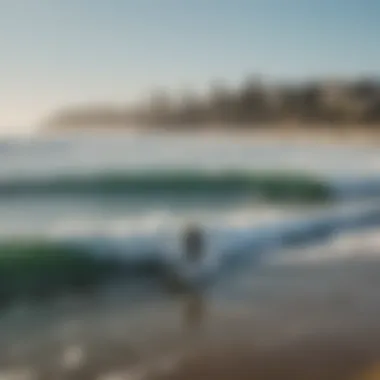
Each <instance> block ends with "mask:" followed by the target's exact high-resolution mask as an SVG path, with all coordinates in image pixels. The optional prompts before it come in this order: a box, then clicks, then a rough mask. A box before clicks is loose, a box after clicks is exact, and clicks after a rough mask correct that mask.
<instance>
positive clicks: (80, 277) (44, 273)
mask: <svg viewBox="0 0 380 380" xmlns="http://www.w3.org/2000/svg"><path fill="white" fill-rule="evenodd" d="M158 270H159V266H158V263H157V262H155V261H154V260H151V259H147V260H138V261H135V262H125V261H124V260H123V261H121V259H117V258H115V257H111V256H110V257H105V256H102V257H98V256H96V255H93V254H92V253H91V252H90V251H86V250H85V249H82V248H79V247H75V246H69V245H64V244H54V243H47V242H38V241H25V242H6V243H1V244H0V309H1V306H3V307H4V306H7V305H8V304H9V303H12V302H13V301H15V300H17V299H34V300H38V299H44V298H46V297H50V296H54V295H58V294H62V293H66V292H87V291H91V290H92V289H94V287H96V286H97V285H101V284H103V283H104V282H106V281H109V280H111V279H115V278H117V276H124V277H126V276H130V275H133V276H140V275H141V274H142V273H144V274H145V275H151V274H152V272H153V273H154V272H158Z"/></svg>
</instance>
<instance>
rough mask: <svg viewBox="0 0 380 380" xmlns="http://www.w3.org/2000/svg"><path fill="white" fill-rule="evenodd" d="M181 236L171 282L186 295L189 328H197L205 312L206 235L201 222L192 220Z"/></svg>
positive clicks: (169, 282) (184, 311) (169, 276)
mask: <svg viewBox="0 0 380 380" xmlns="http://www.w3.org/2000/svg"><path fill="white" fill-rule="evenodd" d="M181 238H182V239H181V249H180V256H179V257H178V260H175V263H173V264H174V265H170V269H169V273H168V274H169V275H168V276H167V280H169V281H168V282H167V284H168V285H169V290H170V291H171V292H174V293H177V294H178V293H179V294H180V295H182V296H183V299H184V300H185V303H184V310H183V314H184V315H183V318H184V323H185V325H186V328H188V329H190V330H193V329H194V328H198V327H199V326H200V324H201V322H202V320H203V316H204V300H203V291H202V289H201V288H202V285H201V284H202V279H203V277H204V276H205V275H206V274H207V273H205V267H206V266H207V265H205V261H206V258H207V250H206V237H205V234H204V232H203V230H202V229H201V228H200V227H199V226H197V225H195V224H191V225H188V226H187V227H186V228H185V229H184V231H183V234H182V237H181ZM206 272H207V271H206Z"/></svg>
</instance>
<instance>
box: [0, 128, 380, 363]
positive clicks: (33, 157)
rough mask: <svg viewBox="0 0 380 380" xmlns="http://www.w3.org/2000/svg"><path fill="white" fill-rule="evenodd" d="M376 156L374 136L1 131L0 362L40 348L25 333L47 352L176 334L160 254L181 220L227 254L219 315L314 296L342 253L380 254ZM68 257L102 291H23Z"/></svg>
mask: <svg viewBox="0 0 380 380" xmlns="http://www.w3.org/2000/svg"><path fill="white" fill-rule="evenodd" d="M379 169H380V148H375V147H369V148H365V147H362V146H361V147H359V146H349V145H345V146H334V145H332V144H329V145H327V144H326V145H321V144H317V143H311V142H297V143H288V142H286V143H285V142H282V141H274V140H272V141H270V142H268V141H255V140H253V139H252V140H249V139H241V138H240V139H239V138H236V139H234V138H226V137H222V136H215V137H210V136H195V135H188V136H186V135H180V136H175V135H172V136H170V135H162V134H144V135H138V134H136V135H133V134H130V135H123V134H112V135H108V134H105V133H99V134H91V135H89V134H77V135H65V136H55V137H52V136H50V137H33V138H32V137H28V138H18V139H12V140H11V139H8V140H2V141H0V249H1V251H2V252H1V258H0V272H1V273H0V275H1V280H0V285H1V286H2V292H0V300H1V301H2V304H4V307H2V308H1V307H0V334H1V336H2V337H1V339H0V341H1V344H0V346H1V347H0V353H1V354H0V359H1V360H0V369H1V368H2V366H3V367H4V368H11V367H12V365H14V363H15V362H17V363H21V362H22V363H24V364H25V363H27V361H28V360H29V362H28V363H29V364H28V365H30V361H34V362H38V361H39V360H41V358H39V359H38V358H36V357H35V355H36V351H35V352H34V354H33V355H34V356H33V355H32V348H31V347H29V346H28V347H26V346H25V347H24V346H22V344H23V343H22V342H24V341H25V337H26V336H28V337H29V338H28V339H29V340H30V342H34V343H33V345H34V347H37V346H38V347H40V349H41V352H43V351H44V350H45V351H44V352H45V354H46V349H47V348H46V347H47V346H46V344H47V343H46V342H48V341H49V342H50V343H49V344H53V343H52V342H57V339H58V341H60V342H61V343H62V341H61V340H60V339H61V338H62V337H64V338H62V339H63V340H65V339H68V340H70V339H74V340H76V339H79V338H78V337H79V336H80V339H82V340H84V341H87V342H90V341H92V340H94V341H95V340H96V339H100V338H99V336H100V335H101V336H102V339H103V343H104V339H111V338H110V337H113V338H112V339H114V340H113V342H114V343H115V339H116V337H117V336H118V338H120V339H121V337H124V338H123V339H127V338H128V339H127V340H128V341H129V342H131V341H133V339H135V343H134V344H135V345H137V346H138V345H139V343H138V342H137V341H139V342H140V341H142V340H144V339H145V338H146V337H147V336H148V335H149V336H150V338H149V339H150V340H149V342H150V343H149V345H153V343H152V342H157V339H163V340H165V339H168V340H170V339H172V338H169V337H172V335H173V334H174V333H173V331H174V330H175V328H174V326H177V324H178V323H177V322H173V321H172V318H173V315H175V313H174V314H173V310H174V309H173V308H175V307H174V306H173V305H174V304H173V302H174V301H173V300H172V298H171V296H168V295H166V296H165V292H164V290H162V289H161V288H160V285H159V283H158V282H157V281H156V280H157V278H156V277H157V273H158V272H159V270H158V269H157V267H160V265H161V264H162V259H163V257H165V259H169V260H170V257H171V255H176V254H178V253H179V252H180V249H179V248H178V247H179V245H178V244H179V237H180V232H181V230H182V229H183V227H184V226H185V225H186V224H188V223H197V224H199V225H201V226H202V227H203V228H204V230H205V233H206V234H207V238H208V241H209V244H210V246H211V249H210V252H212V253H210V254H212V255H215V259H216V261H217V262H218V266H217V267H216V268H213V269H212V270H211V269H210V281H209V283H208V285H207V289H206V290H205V292H206V293H207V294H213V297H214V299H215V300H216V301H215V302H216V304H217V305H219V306H217V307H216V309H218V307H219V309H220V310H224V312H221V313H222V314H221V315H224V317H223V318H224V319H223V318H221V321H224V322H223V323H227V322H226V321H228V317H226V315H229V314H228V313H229V312H230V311H231V308H230V307H227V309H228V310H229V311H228V312H225V309H226V307H225V300H226V299H228V300H229V301H228V302H232V303H234V302H235V304H236V305H237V306H236V308H235V309H234V310H240V313H241V314H242V315H243V314H244V310H251V309H250V305H253V304H255V305H256V306H257V305H258V304H260V305H261V306H262V308H261V310H262V313H263V315H262V316H261V317H260V318H262V320H265V319H266V320H267V321H269V320H270V317H265V316H264V315H265V313H266V312H268V313H269V314H270V313H271V314H270V315H272V317H273V316H274V315H276V313H277V312H276V311H275V309H276V308H275V306H276V307H279V302H280V303H281V302H285V301H284V300H286V299H289V297H290V294H293V293H292V291H293V290H294V289H302V288H303V289H304V292H307V290H306V289H309V290H308V291H309V294H314V295H316V297H317V298H318V299H320V298H321V297H322V295H321V294H324V293H323V292H324V291H325V290H323V289H326V286H327V288H328V286H331V287H334V286H335V285H334V284H335V283H334V282H333V279H334V278H336V276H335V275H334V274H332V273H336V272H334V270H335V269H334V268H336V265H337V264H336V263H337V262H338V263H339V262H342V263H344V265H345V266H348V268H351V266H352V265H351V262H352V260H353V259H355V260H358V259H359V260H360V262H363V263H364V264H362V266H360V271H361V272H360V273H366V270H367V269H365V270H364V269H363V268H372V269H373V268H375V267H376V264H373V263H374V262H375V263H376V258H377V255H378V250H377V247H378V246H379V245H378V243H379V241H378V236H377V232H376V231H377V230H378V228H379V225H380V176H379V172H380V171H379ZM299 189H301V190H302V191H299ZM299 198H302V199H303V201H302V202H298V201H297V200H298V199H299ZM68 258H69V259H68ZM83 258H85V259H83ZM82 259H83V260H82ZM326 263H327V265H328V267H329V268H330V269H329V270H328V271H327V272H326V271H325V269H324V268H325V267H326ZM342 265H343V264H342ZM354 267H355V270H354V271H352V270H351V269H350V270H351V272H352V273H354V272H355V271H359V269H358V268H357V266H355V265H354ZM331 268H333V269H331ZM376 268H377V267H376ZM105 271H108V273H107V275H104V276H103V275H102V274H101V272H105ZM321 271H322V272H321ZM71 272H75V276H76V277H75V276H74V277H75V281H76V284H77V285H78V283H79V286H80V285H86V284H85V283H84V282H83V281H82V282H81V281H79V282H78V278H79V279H81V278H82V277H85V278H88V279H89V280H88V281H89V282H90V283H91V284H94V283H96V285H98V282H99V283H100V282H101V281H103V280H107V281H104V285H102V286H101V287H100V290H99V289H98V293H97V297H98V298H97V302H95V303H94V301H93V299H92V298H91V297H90V296H85V298H84V299H85V300H86V301H85V302H84V301H83V299H82V300H81V301H80V302H79V303H75V301H73V300H70V301H67V299H66V298H64V296H62V297H63V298H59V299H58V298H57V297H55V296H54V297H53V298H49V301H48V303H47V304H46V303H42V304H41V303H39V302H37V303H33V302H30V298H33V297H36V294H38V295H39V296H40V293H41V289H45V288H49V287H50V288H54V289H58V287H59V285H67V284H65V281H66V279H67V278H70V279H73V278H74V277H73V276H72V273H71ZM89 272H91V276H92V277H91V276H89V275H88V273H89ZM315 272H316V273H318V275H315V274H314V273H315ZM338 272H339V273H341V272H340V271H339V270H338ZM351 272H350V271H349V270H348V271H347V273H351ZM70 273H71V274H70ZM263 273H264V274H265V273H267V276H266V275H263ZM289 273H292V274H291V275H289ZM321 273H323V274H321ZM254 274H256V275H255V276H254ZM86 276H87V277H86ZM355 276H357V273H356V272H355V273H354V274H352V276H351V277H347V281H348V282H350V280H349V279H351V280H352V279H353V278H355ZM126 278H128V279H129V280H130V281H127V282H126V281H125V279H126ZM321 278H325V281H324V282H323V281H322V283H323V284H322V285H323V286H324V288H323V286H322V288H323V289H322V288H321V280H320V279H321ZM110 279H111V280H112V281H109V280H110ZM309 279H313V280H312V281H311V280H310V281H309ZM318 279H319V280H318ZM119 280H120V282H117V281H119ZM73 281H74V280H73ZM313 281H314V282H313ZM329 281H330V282H329ZM331 281H332V282H331ZM115 283H116V284H117V285H115ZM302 284H307V285H302ZM329 284H330V285H329ZM350 284H351V285H352V283H351V282H350ZM53 285H54V286H53ZM351 285H350V286H351ZM339 286H341V284H340V285H339ZM28 289H29V290H30V289H34V290H36V289H37V290H36V293H33V292H32V291H29V290H28ZM70 289H71V288H70ZM74 289H79V288H74ZM289 289H292V291H290V290H289ZM321 289H322V290H321ZM74 292H76V290H74ZM86 294H87V293H86ZM60 297H61V295H60ZM290 298H291V297H290ZM296 298H297V297H295V296H294V297H293V298H292V300H293V301H294V299H296ZM269 299H270V300H271V302H272V303H271V304H270V306H268V305H267V303H266V302H267V301H268V300H269ZM274 299H276V301H273V300H274ZM217 300H219V301H217ZM280 300H282V301H280ZM293 301H292V302H293ZM218 302H219V304H218ZM268 302H269V301H268ZM276 302H277V303H276ZM68 305H69V306H68ZM73 305H74V306H73ZM228 305H230V303H228ZM367 306H368V305H367ZM285 309H286V308H284V309H283V312H285V311H284V310H285ZM265 310H266V311H265ZM268 310H269V311H268ZM276 310H277V309H276ZM223 313H224V314H223ZM226 313H227V314H226ZM248 314H249V313H248ZM269 314H268V315H269ZM279 315H280V314H278V316H279ZM355 315H356V314H355ZM235 317H236V315H235ZM268 318H269V319H268ZM292 318H295V317H294V316H293V317H292ZM323 318H324V317H322V316H321V318H320V320H319V321H322V320H324V319H323ZM326 318H327V317H326ZM334 318H336V317H334ZM334 318H332V319H330V320H333V321H335V322H336V319H334ZM127 320H128V321H129V322H128V323H127V322H126V321H127ZM80 321H81V322H80ZM83 321H84V322H83ZM160 321H161V322H162V323H161V322H160ZM170 321H172V322H170ZM335 322H334V323H335ZM160 323H161V324H160ZM221 323H222V322H221ZM158 325H160V328H158V327H157V326H158ZM214 325H215V326H216V325H217V323H216V322H215V323H214ZM70 326H71V327H70ZM90 326H92V327H91V328H90ZM136 326H139V327H136ZM100 330H101V332H100ZM121 330H123V333H121V332H120V331H121ZM67 331H68V332H67ZM265 331H268V330H267V329H266V330H265ZM86 334H87V335H86ZM157 334H158V335H159V336H160V338H158V337H157ZM160 334H161V335H160ZM174 335H175V334H174ZM46 336H49V337H50V338H49V339H50V340H49V339H48V338H46ZM107 336H108V338H106V337H107ZM153 336H154V338H152V337H153ZM68 337H70V338H68ZM143 337H145V338H143ZM112 339H111V340H112ZM116 340H117V339H116ZM146 341H147V340H144V342H146ZM70 342H71V343H70V345H71V344H74V343H72V341H71V340H70ZM136 342H137V343H136ZM24 343H25V342H24ZM61 343H60V344H61ZM140 343H141V342H140ZM57 344H58V343H57ZM62 344H63V343H62ZM65 344H66V343H65ZM67 344H69V343H67ZM88 344H90V343H88ZM115 344H116V343H115ZM120 344H121V343H120ZM171 344H172V343H171ZM20 345H21V346H22V347H21V348H20V347H19V346H20ZM36 345H37V346H36ZM94 345H96V344H95V343H94ZM17 347H18V348H17ZM23 347H24V348H23ZM57 347H58V346H57ZM57 347H56V349H58V348H57ZM65 347H66V346H65ZM70 347H71V346H70ZM124 349H125V348H124ZM37 351H38V350H37ZM15 352H17V353H15ZM41 355H42V354H41ZM57 355H58V354H57ZM74 356H75V355H74ZM12 358H13V359H12ZM49 360H50V359H49ZM2 363H3V364H2ZM24 364H23V365H24ZM25 365H26V364H25ZM12 368H13V367H12Z"/></svg>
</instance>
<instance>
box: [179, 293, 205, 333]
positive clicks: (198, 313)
mask: <svg viewBox="0 0 380 380" xmlns="http://www.w3.org/2000/svg"><path fill="white" fill-rule="evenodd" d="M183 302H184V305H183V322H184V323H183V324H184V329H185V331H187V332H189V333H193V332H198V331H200V329H201V327H202V325H203V323H204V320H205V317H206V300H205V298H204V296H203V295H201V294H200V293H191V294H188V295H186V296H184V297H183Z"/></svg>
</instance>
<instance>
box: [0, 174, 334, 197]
mask: <svg viewBox="0 0 380 380" xmlns="http://www.w3.org/2000/svg"><path fill="white" fill-rule="evenodd" d="M17 194H29V195H30V194H126V195H128V194H129V195H151V194H154V195H160V194H170V195H172V194H175V195H177V196H178V195H179V196H180V195H184V196H188V195H206V196H207V195H210V196H211V195H212V196H218V195H221V196H225V195H228V194H248V195H249V194H252V195H258V196H260V197H263V198H267V199H273V200H276V199H280V200H281V199H285V200H288V199H296V200H306V201H313V200H316V201H320V200H327V199H330V198H332V197H333V196H334V192H333V190H332V189H331V187H330V186H329V183H328V182H327V181H325V180H323V179H321V178H318V177H313V176H310V175H307V174H300V173H283V172H282V173H278V172H253V173H247V172H234V171H230V172H221V173H207V172H201V171H198V172H195V171H179V172H162V171H156V172H135V173H133V172H130V173H108V174H97V175H81V176H80V175H77V176H73V175H71V176H59V177H54V178H45V179H41V178H31V179H19V180H8V181H2V182H0V195H17Z"/></svg>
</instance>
